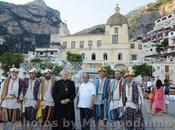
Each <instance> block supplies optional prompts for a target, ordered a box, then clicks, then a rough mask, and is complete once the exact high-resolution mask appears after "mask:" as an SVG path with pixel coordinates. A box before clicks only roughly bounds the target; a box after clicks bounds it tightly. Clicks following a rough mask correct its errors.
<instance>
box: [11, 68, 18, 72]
mask: <svg viewBox="0 0 175 130" xmlns="http://www.w3.org/2000/svg"><path fill="white" fill-rule="evenodd" d="M10 72H19V69H17V68H11V69H10Z"/></svg>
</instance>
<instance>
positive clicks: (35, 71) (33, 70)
mask: <svg viewBox="0 0 175 130" xmlns="http://www.w3.org/2000/svg"><path fill="white" fill-rule="evenodd" d="M29 73H37V69H35V68H32V69H31V70H30V71H29Z"/></svg>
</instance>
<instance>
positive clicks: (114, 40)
mask: <svg viewBox="0 0 175 130" xmlns="http://www.w3.org/2000/svg"><path fill="white" fill-rule="evenodd" d="M112 44H118V35H113V36H112Z"/></svg>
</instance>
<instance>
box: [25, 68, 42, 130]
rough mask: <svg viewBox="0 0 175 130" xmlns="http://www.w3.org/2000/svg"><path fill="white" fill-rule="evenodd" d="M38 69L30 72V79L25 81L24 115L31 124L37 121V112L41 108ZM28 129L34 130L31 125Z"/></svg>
mask: <svg viewBox="0 0 175 130" xmlns="http://www.w3.org/2000/svg"><path fill="white" fill-rule="evenodd" d="M36 73H37V70H36V69H34V68H33V69H31V70H30V71H29V78H25V79H23V96H24V109H25V111H24V115H25V119H26V121H27V122H29V123H30V124H31V123H32V121H35V119H36V110H37V108H38V106H39V88H40V79H38V78H36ZM27 129H29V130H32V129H33V128H32V126H31V125H30V126H29V127H28V128H27Z"/></svg>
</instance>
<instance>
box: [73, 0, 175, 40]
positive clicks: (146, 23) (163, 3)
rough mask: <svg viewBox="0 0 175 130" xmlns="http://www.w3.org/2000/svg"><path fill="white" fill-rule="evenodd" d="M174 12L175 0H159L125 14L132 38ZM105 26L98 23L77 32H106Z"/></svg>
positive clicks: (135, 37)
mask: <svg viewBox="0 0 175 130" xmlns="http://www.w3.org/2000/svg"><path fill="white" fill-rule="evenodd" d="M173 12H175V0H157V1H156V2H154V3H149V4H147V5H144V6H141V7H137V8H136V9H134V10H132V11H130V12H129V13H128V14H127V15H125V17H126V18H127V20H128V24H129V38H130V40H133V39H137V37H142V36H144V35H145V34H146V33H147V32H149V31H150V30H152V29H153V27H154V22H155V20H157V19H158V18H160V17H161V16H163V15H166V14H169V13H173ZM104 28H105V24H101V25H96V26H93V27H91V28H88V29H85V30H82V31H80V32H78V33H76V34H79V35H80V34H92V33H94V32H96V31H97V32H98V30H101V33H104V31H105V30H104Z"/></svg>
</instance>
